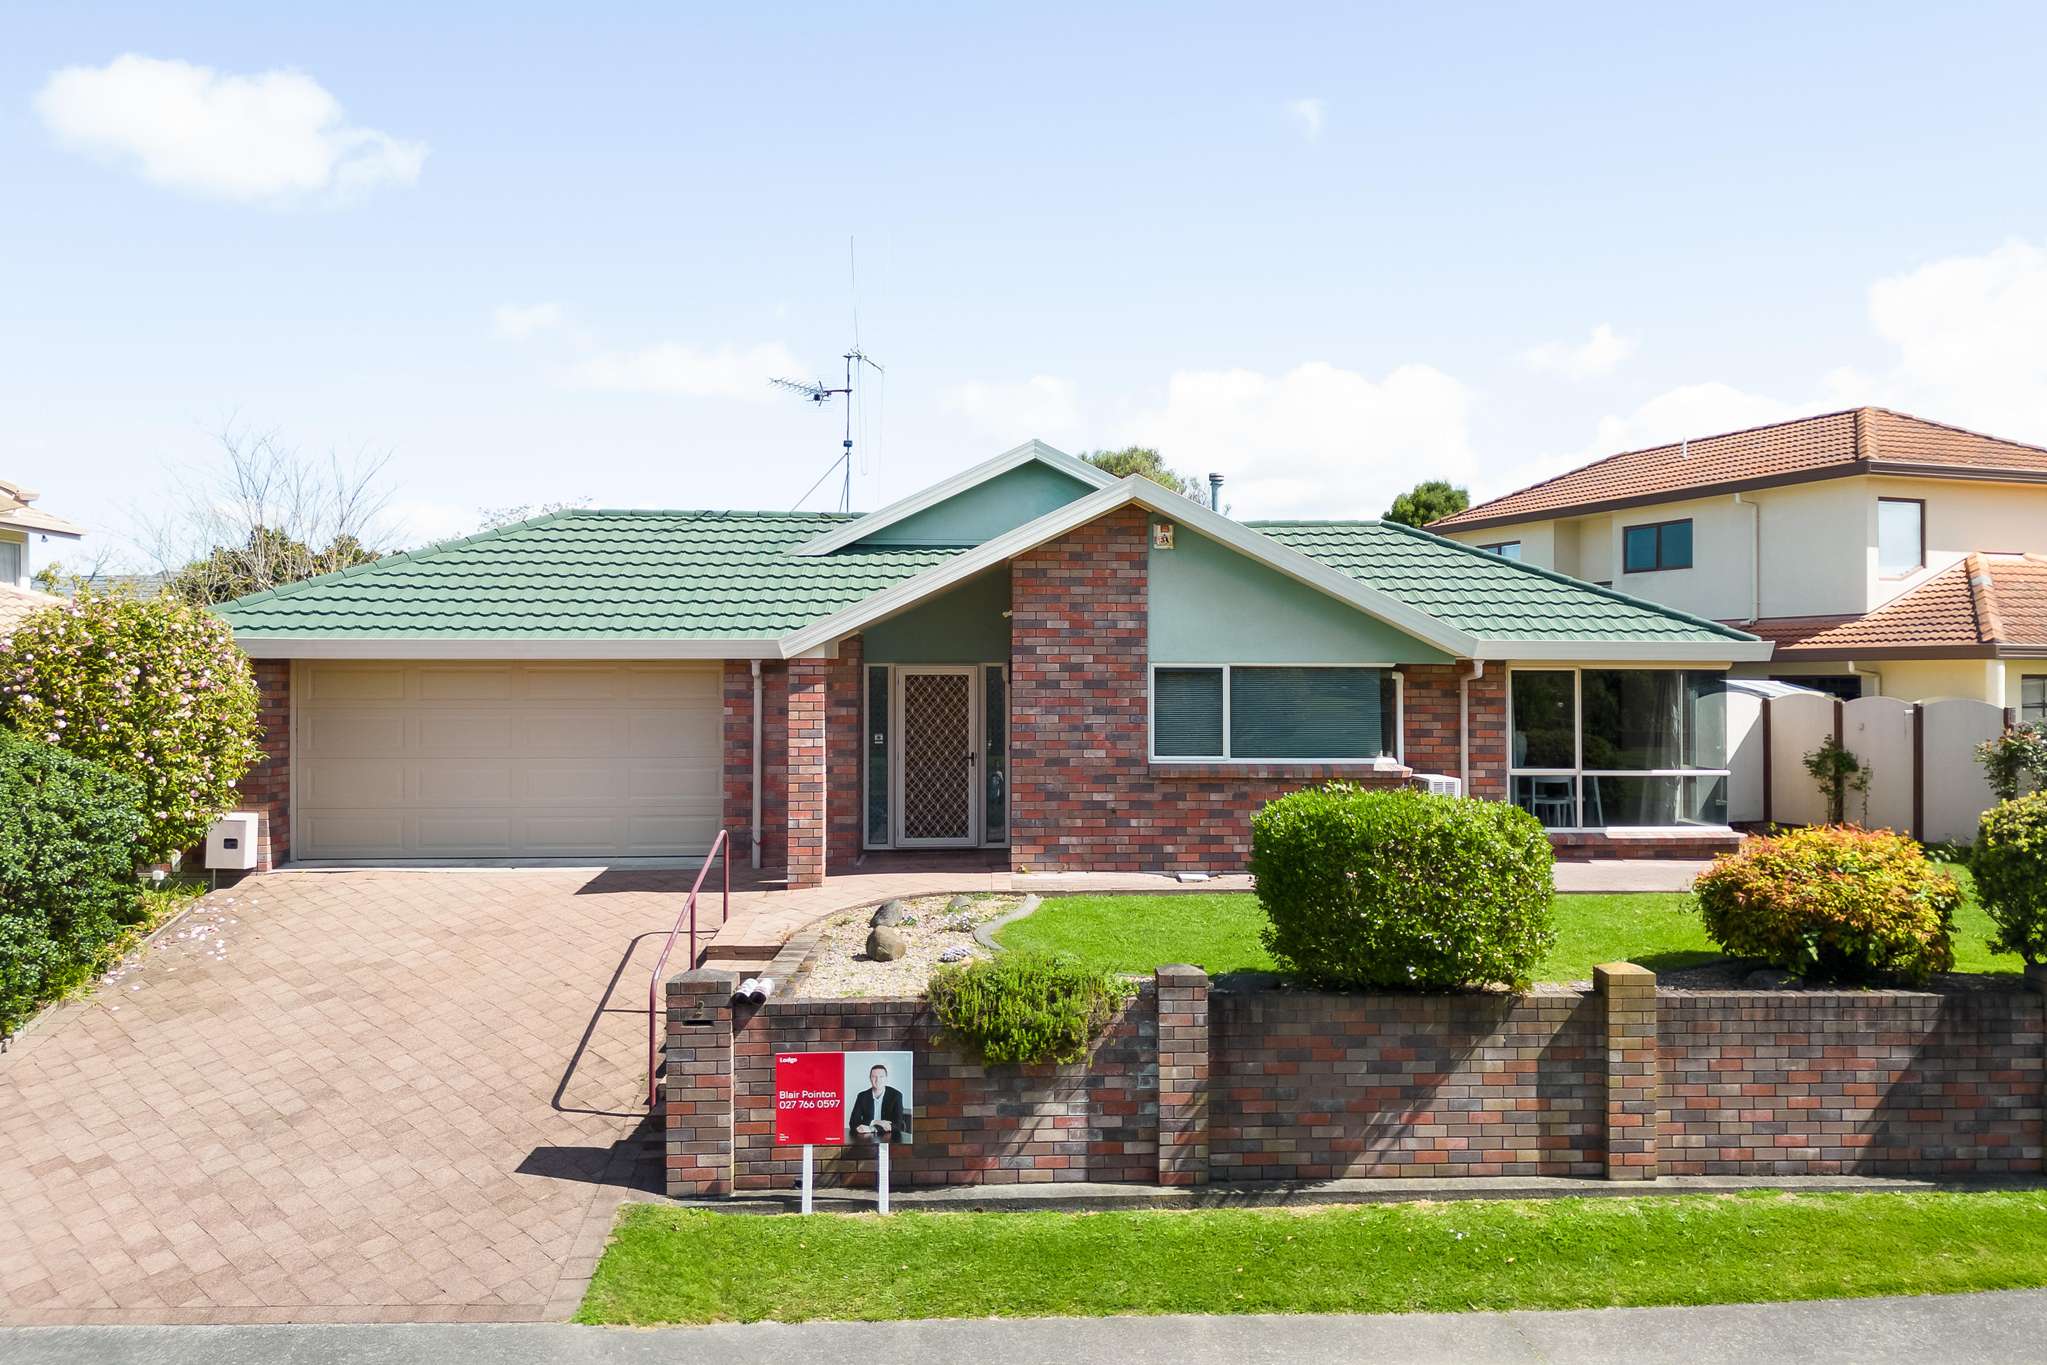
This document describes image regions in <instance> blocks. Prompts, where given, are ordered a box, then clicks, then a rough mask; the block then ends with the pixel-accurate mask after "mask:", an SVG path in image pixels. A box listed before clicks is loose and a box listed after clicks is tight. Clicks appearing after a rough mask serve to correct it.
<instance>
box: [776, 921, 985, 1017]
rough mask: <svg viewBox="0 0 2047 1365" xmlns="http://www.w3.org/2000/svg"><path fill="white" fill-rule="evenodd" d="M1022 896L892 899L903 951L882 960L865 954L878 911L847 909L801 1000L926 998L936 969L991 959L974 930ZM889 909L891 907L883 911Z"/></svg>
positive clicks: (827, 934) (829, 925) (820, 945)
mask: <svg viewBox="0 0 2047 1365" xmlns="http://www.w3.org/2000/svg"><path fill="white" fill-rule="evenodd" d="M1023 900H1024V898H1023V897H1022V896H998V895H978V896H920V897H918V898H916V899H914V900H905V901H890V902H889V906H895V907H900V909H899V912H898V913H900V915H901V918H900V919H897V920H895V922H894V923H893V924H891V925H890V926H889V927H890V928H892V929H894V930H895V931H896V932H897V933H899V934H901V935H902V947H903V953H902V955H901V956H900V957H897V958H895V959H894V960H892V961H888V962H882V961H878V960H876V959H875V958H873V957H870V956H868V953H867V936H868V935H869V933H871V932H872V925H871V923H870V922H871V921H872V920H873V919H874V917H875V915H876V913H877V911H876V910H875V909H874V908H873V907H869V908H867V909H864V910H848V911H846V912H845V913H844V914H839V915H834V916H832V918H831V919H830V920H829V921H827V922H826V924H825V928H824V932H823V933H822V934H821V935H820V936H819V937H818V941H817V947H816V948H815V949H813V950H812V952H811V954H810V959H809V962H810V965H809V970H807V971H805V972H804V973H803V976H802V978H801V979H800V980H798V981H797V983H796V986H795V990H794V991H793V992H792V995H793V998H795V999H798V1000H849V999H850V1000H858V999H864V998H868V997H875V996H904V995H922V994H923V993H924V989H925V987H926V986H927V985H928V984H929V983H930V980H931V973H932V971H933V970H934V969H936V968H937V967H939V966H940V965H942V964H943V963H946V962H970V961H981V960H984V959H986V958H988V957H991V956H993V954H992V953H990V952H989V951H988V949H987V948H985V947H984V946H982V945H981V944H980V943H979V942H977V941H976V940H975V938H974V930H975V929H976V928H977V927H978V926H980V925H983V924H986V923H988V922H989V921H991V920H994V919H997V918H1000V917H1001V916H1003V915H1005V914H1008V913H1009V912H1010V911H1011V910H1014V909H1016V907H1017V906H1019V905H1021V904H1022V903H1023ZM883 908H884V909H886V908H887V907H883Z"/></svg>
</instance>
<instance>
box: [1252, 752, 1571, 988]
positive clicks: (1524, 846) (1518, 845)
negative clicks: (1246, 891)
mask: <svg viewBox="0 0 2047 1365" xmlns="http://www.w3.org/2000/svg"><path fill="white" fill-rule="evenodd" d="M1553 865H1554V857H1553V855H1552V854H1551V852H1550V846H1549V836H1548V835H1546V834H1544V833H1543V829H1542V825H1541V823H1540V822H1539V821H1537V820H1536V818H1535V817H1534V816H1532V815H1530V814H1529V813H1528V812H1527V811H1525V810H1522V809H1521V808H1520V807H1518V806H1510V805H1508V804H1506V803H1505V802H1502V801H1476V800H1468V799H1465V798H1461V797H1452V796H1428V795H1425V794H1424V793H1421V792H1417V791H1364V790H1361V789H1359V788H1357V787H1351V786H1347V785H1344V784H1341V783H1337V784H1333V785H1331V786H1327V787H1321V788H1317V789H1314V790H1310V791H1299V792H1294V793H1292V794H1291V795H1288V796H1282V797H1280V798H1279V799H1278V800H1276V801H1271V802H1268V803H1267V804H1266V805H1265V808H1264V809H1262V810H1260V811H1259V812H1258V813H1257V814H1256V815H1254V816H1252V817H1251V871H1252V873H1253V874H1254V875H1255V876H1256V877H1257V879H1258V902H1259V904H1260V905H1262V906H1264V908H1265V913H1266V916H1267V917H1268V918H1269V919H1270V920H1271V921H1272V922H1271V924H1269V925H1268V926H1267V927H1266V929H1265V932H1264V934H1263V935H1262V937H1263V939H1264V941H1265V947H1266V950H1267V951H1268V952H1270V953H1271V954H1272V956H1273V959H1274V960H1275V961H1277V962H1278V963H1279V964H1280V966H1281V967H1282V968H1284V969H1285V970H1286V971H1287V972H1288V973H1289V974H1290V975H1292V976H1295V977H1297V978H1299V979H1300V980H1303V981H1307V982H1312V983H1314V984H1316V985H1322V986H1334V987H1339V988H1351V987H1387V986H1393V987H1409V988H1416V989H1422V990H1448V989H1452V988H1454V987H1458V986H1487V985H1494V984H1499V985H1511V986H1522V985H1526V984H1527V982H1528V980H1529V978H1530V976H1532V975H1533V974H1534V971H1535V965H1536V963H1538V962H1540V961H1541V960H1542V956H1543V954H1544V953H1546V952H1548V951H1549V948H1550V945H1551V944H1552V943H1553V942H1555V940H1556V934H1555V932H1554V931H1553V930H1552V929H1551V928H1550V897H1551V894H1552V886H1551V877H1552V875H1553Z"/></svg>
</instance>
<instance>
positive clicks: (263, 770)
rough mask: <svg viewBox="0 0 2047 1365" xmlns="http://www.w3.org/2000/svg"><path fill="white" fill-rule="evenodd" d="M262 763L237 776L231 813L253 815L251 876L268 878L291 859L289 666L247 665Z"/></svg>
mask: <svg viewBox="0 0 2047 1365" xmlns="http://www.w3.org/2000/svg"><path fill="white" fill-rule="evenodd" d="M249 670H250V672H251V673H253V674H254V675H255V678H256V696H257V718H258V719H259V720H260V721H261V723H262V726H263V738H262V745H263V757H261V758H259V759H257V760H256V765H255V766H254V767H253V768H250V769H249V771H248V772H246V773H244V774H243V775H242V795H241V799H240V801H239V802H237V803H236V809H238V810H247V811H254V812H255V813H256V815H257V821H256V870H257V871H258V872H268V871H269V870H270V869H271V868H273V867H276V866H277V865H278V864H279V863H282V862H284V861H285V860H287V859H288V858H290V857H291V660H289V659H252V660H250V662H249Z"/></svg>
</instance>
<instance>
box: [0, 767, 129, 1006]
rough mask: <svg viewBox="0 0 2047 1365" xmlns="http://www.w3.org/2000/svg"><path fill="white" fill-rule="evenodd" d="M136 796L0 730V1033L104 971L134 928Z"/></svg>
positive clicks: (108, 776) (99, 772)
mask: <svg viewBox="0 0 2047 1365" xmlns="http://www.w3.org/2000/svg"><path fill="white" fill-rule="evenodd" d="M142 802H143V790H142V785H141V784H140V783H139V782H136V781H135V780H134V779H132V778H128V777H124V776H122V775H120V774H118V773H114V772H111V771H109V770H108V769H106V768H104V767H101V766H100V765H99V764H97V763H93V762H90V761H88V760H86V759H82V758H78V757H76V756H75V755H72V754H67V753H65V752H64V751H63V750H61V749H58V748H56V747H54V746H52V745H48V744H40V743H37V742H35V741H34V740H30V739H24V738H22V737H19V736H16V735H13V734H9V733H8V732H6V731H4V730H0V1035H4V1034H7V1033H11V1032H13V1031H14V1030H15V1029H16V1028H18V1027H19V1026H20V1025H21V1024H22V1022H23V1021H25V1020H26V1019H27V1018H28V1017H29V1015H31V1014H33V1013H34V1012H35V1011H36V1009H37V1008H39V1007H40V1006H42V1005H43V1004H46V1003H47V1002H49V1001H51V1000H54V999H56V998H58V997H59V996H62V995H63V994H65V993H66V992H67V991H69V990H70V989H72V988H73V987H74V986H76V985H78V984H79V983H80V982H81V981H84V980H85V979H87V978H88V977H91V976H92V975H94V974H95V973H96V972H98V971H99V970H101V969H102V968H103V967H104V966H105V965H106V963H107V961H108V958H109V955H110V954H111V952H112V951H113V947H114V945H115V943H116V941H117V940H118V939H119V937H120V934H121V931H122V930H123V928H125V927H126V926H127V925H129V924H132V923H134V922H135V918H136V910H137V905H138V902H139V899H140V895H141V890H140V886H139V884H138V882H137V881H136V877H135V847H136V841H137V840H138V839H139V838H141V835H142V827H143V817H142Z"/></svg>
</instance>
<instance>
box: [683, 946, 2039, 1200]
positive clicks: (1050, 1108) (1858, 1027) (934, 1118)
mask: <svg viewBox="0 0 2047 1365" xmlns="http://www.w3.org/2000/svg"><path fill="white" fill-rule="evenodd" d="M2042 975H2043V981H2047V973H2043V974H2042ZM735 980H736V978H735V977H733V976H732V975H731V974H730V973H725V972H716V971H699V972H690V973H685V974H683V975H682V976H678V977H676V978H675V979H674V980H672V981H671V982H670V983H669V986H668V1007H669V1008H668V1069H667V1075H666V1078H665V1081H664V1092H665V1095H666V1096H667V1101H668V1110H667V1113H666V1115H665V1118H664V1122H665V1125H666V1129H667V1139H668V1146H667V1152H668V1156H667V1165H668V1191H669V1193H670V1194H676V1195H685V1194H697V1193H726V1192H730V1191H732V1190H735V1189H737V1190H758V1189H767V1188H780V1189H787V1188H789V1187H790V1186H791V1185H793V1183H794V1181H795V1179H796V1174H797V1163H798V1154H797V1153H795V1152H793V1151H792V1152H788V1153H786V1154H784V1153H778V1152H776V1151H775V1150H774V1148H773V1141H772V1134H773V1110H772V1104H773V1065H774V1056H775V1054H776V1053H777V1052H782V1051H849V1050H864V1049H882V1050H899V1049H907V1050H909V1051H912V1052H914V1053H916V1055H917V1074H916V1087H915V1093H914V1096H913V1100H914V1118H913V1132H914V1134H915V1140H914V1141H913V1142H912V1143H911V1144H910V1145H909V1146H907V1147H900V1148H897V1149H895V1152H894V1153H893V1154H892V1156H893V1161H892V1165H893V1167H894V1171H895V1180H896V1181H897V1182H898V1183H900V1184H905V1185H940V1184H944V1185H971V1184H992V1183H1021V1182H1033V1181H1079V1180H1096V1181H1118V1182H1126V1183H1139V1184H1152V1183H1160V1184H1195V1183H1200V1182H1202V1181H1205V1180H1211V1179H1212V1180H1227V1181H1258V1180H1320V1179H1330V1178H1337V1177H1364V1178H1373V1177H1395V1176H1476V1177H1482V1176H1502V1177H1512V1176H1579V1177H1584V1176H1598V1175H1602V1174H1603V1175H1604V1176H1606V1177H1607V1178H1608V1179H1615V1180H1634V1179H1645V1178H1653V1177H1655V1176H1656V1175H1658V1174H1664V1175H1775V1176H1802V1175H1840V1174H1855V1175H1888V1176H1898V1175H1919V1176H1936V1175H1939V1176H1958V1175H2005V1174H2037V1173H2039V1172H2040V1171H2041V1170H2042V1114H2043V1087H2047V1021H2043V1003H2047V1002H2043V1000H2042V998H2041V995H2040V994H2039V993H2033V994H2027V993H2024V992H2023V991H2021V990H2018V989H2009V990H2006V989H1994V990H1986V991H1983V992H1981V993H1976V994H1967V993H1963V994H1945V995H1942V994H1931V993H1923V992H1873V993H1872V992H1824V991H1810V992H1806V991H1800V992H1783V993H1770V992H1755V991H1715V992H1669V991H1658V990H1657V988H1656V985H1655V977H1654V976H1653V974H1651V973H1649V972H1648V971H1646V970H1645V969H1642V968H1639V967H1630V966H1628V965H1627V964H1620V965H1618V966H1616V967H1611V968H1600V969H1599V971H1598V973H1597V981H1596V984H1595V986H1594V988H1593V989H1592V990H1590V991H1569V990H1554V991H1544V992H1540V993H1535V994H1530V995H1521V996H1506V995H1485V994H1470V995H1442V996H1392V995H1380V996H1371V995H1358V996H1344V995H1325V994H1316V993H1310V992H1293V991H1274V992H1262V993H1260V992H1230V991H1211V990H1210V989H1209V988H1208V983H1207V981H1206V978H1204V977H1203V976H1202V975H1201V974H1200V973H1199V972H1196V971H1194V970H1193V969H1192V968H1161V969H1160V971H1159V974H1158V978H1157V980H1156V982H1154V983H1152V984H1150V985H1147V986H1146V988H1145V989H1144V990H1143V991H1142V992H1141V993H1140V994H1139V995H1138V996H1137V998H1136V999H1135V1000H1133V1001H1132V1002H1131V1004H1130V1005H1129V1006H1128V1007H1127V1008H1126V1009H1125V1010H1124V1011H1123V1012H1122V1014H1121V1015H1120V1016H1119V1017H1118V1018H1117V1020H1116V1022H1115V1023H1114V1025H1113V1026H1112V1027H1111V1029H1110V1030H1109V1032H1108V1034H1107V1035H1106V1036H1105V1037H1104V1039H1103V1041H1102V1042H1101V1044H1100V1046H1099V1047H1098V1049H1097V1051H1096V1053H1095V1056H1094V1059H1093V1060H1092V1062H1091V1063H1089V1064H1087V1065H1085V1066H1073V1067H1023V1068H986V1067H982V1066H980V1065H978V1064H976V1063H974V1062H972V1061H970V1060H968V1059H967V1058H965V1057H963V1056H962V1055H960V1054H959V1053H958V1052H956V1051H954V1050H952V1049H951V1048H948V1047H947V1046H945V1045H943V1044H942V1043H940V1042H939V1040H938V1038H937V1036H936V1033H937V1030H936V1025H935V1022H934V1021H933V1019H932V1018H931V1015H930V1012H929V1009H928V1007H927V1006H926V1005H925V1003H924V1002H923V1001H921V1000H914V999H908V1000H789V999H771V1000H770V1001H769V1002H768V1004H767V1005H765V1006H764V1007H762V1008H760V1009H759V1010H757V1011H755V1010H751V1009H747V1008H742V1009H740V1010H739V1011H738V1013H737V1017H736V1018H735V1013H734V1010H733V1008H732V1006H731V1004H730V999H729V997H730V992H731V989H732V985H733V983H734V981H735ZM820 1156H821V1158H822V1159H821V1162H820V1165H819V1179H820V1180H821V1181H823V1182H824V1183H827V1184H848V1183H850V1184H853V1185H856V1186H857V1185H863V1184H871V1183H872V1180H873V1174H872V1166H871V1162H870V1161H869V1159H868V1158H866V1157H864V1156H862V1155H860V1154H858V1152H856V1150H855V1149H853V1148H841V1149H831V1148H826V1149H820Z"/></svg>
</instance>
